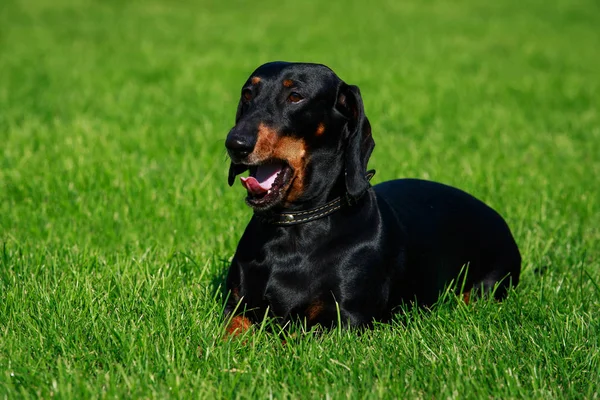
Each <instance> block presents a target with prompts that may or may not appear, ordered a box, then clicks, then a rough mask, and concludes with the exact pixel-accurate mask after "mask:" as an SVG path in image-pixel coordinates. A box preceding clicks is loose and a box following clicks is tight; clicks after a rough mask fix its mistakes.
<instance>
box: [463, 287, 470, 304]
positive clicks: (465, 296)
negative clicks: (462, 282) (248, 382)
mask: <svg viewBox="0 0 600 400" xmlns="http://www.w3.org/2000/svg"><path fill="white" fill-rule="evenodd" d="M463 301H464V302H465V304H469V302H470V301H471V291H470V290H469V291H468V292H465V293H463Z"/></svg>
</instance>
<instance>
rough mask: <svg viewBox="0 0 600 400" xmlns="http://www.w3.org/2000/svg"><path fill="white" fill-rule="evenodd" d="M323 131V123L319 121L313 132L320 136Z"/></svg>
mask: <svg viewBox="0 0 600 400" xmlns="http://www.w3.org/2000/svg"><path fill="white" fill-rule="evenodd" d="M324 132H325V124H324V123H322V122H319V125H317V130H316V132H315V135H317V136H321V135H322V134H323V133H324Z"/></svg>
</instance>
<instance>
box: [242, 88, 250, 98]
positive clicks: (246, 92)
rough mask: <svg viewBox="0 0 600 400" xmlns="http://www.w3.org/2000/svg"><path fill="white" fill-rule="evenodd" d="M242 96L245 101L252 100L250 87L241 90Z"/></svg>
mask: <svg viewBox="0 0 600 400" xmlns="http://www.w3.org/2000/svg"><path fill="white" fill-rule="evenodd" d="M242 98H243V99H244V100H246V101H250V100H252V90H250V89H244V90H242Z"/></svg>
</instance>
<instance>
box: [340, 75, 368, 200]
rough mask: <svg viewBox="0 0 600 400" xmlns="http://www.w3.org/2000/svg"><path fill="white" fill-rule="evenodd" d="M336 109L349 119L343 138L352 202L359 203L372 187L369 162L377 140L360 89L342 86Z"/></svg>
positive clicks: (347, 187)
mask: <svg viewBox="0 0 600 400" xmlns="http://www.w3.org/2000/svg"><path fill="white" fill-rule="evenodd" d="M335 107H336V109H337V110H338V111H339V112H340V113H341V114H342V115H344V117H345V118H346V119H347V120H348V122H347V124H346V128H345V129H344V138H343V140H344V141H345V143H344V145H345V146H344V164H345V165H344V167H345V173H346V177H345V178H346V191H347V193H348V197H349V200H350V201H356V200H358V199H359V198H360V197H361V196H362V195H363V193H364V192H365V191H366V190H367V189H369V187H370V184H369V180H368V179H367V177H366V173H367V163H368V162H369V158H370V157H371V153H372V152H373V148H375V141H373V136H372V135H371V124H370V123H369V120H368V119H367V117H366V115H365V109H364V106H363V101H362V97H361V95H360V90H359V89H358V86H353V85H347V84H345V83H342V84H341V85H340V87H339V88H338V95H337V102H336V105H335Z"/></svg>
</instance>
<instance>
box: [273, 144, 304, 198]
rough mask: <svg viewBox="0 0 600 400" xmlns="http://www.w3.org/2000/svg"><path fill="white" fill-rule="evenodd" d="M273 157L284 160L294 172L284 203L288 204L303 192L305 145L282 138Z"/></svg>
mask: <svg viewBox="0 0 600 400" xmlns="http://www.w3.org/2000/svg"><path fill="white" fill-rule="evenodd" d="M273 157H274V158H278V159H280V160H285V161H286V162H287V163H288V164H289V165H290V167H292V169H293V170H294V176H293V177H292V184H291V187H290V189H289V191H288V193H287V197H286V198H285V201H286V203H290V202H292V201H294V200H296V199H298V197H300V195H302V193H303V192H304V179H305V168H306V162H307V160H306V143H305V142H304V140H303V139H297V138H292V137H283V138H281V139H280V140H279V141H278V142H277V146H276V147H275V151H274V152H273Z"/></svg>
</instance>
